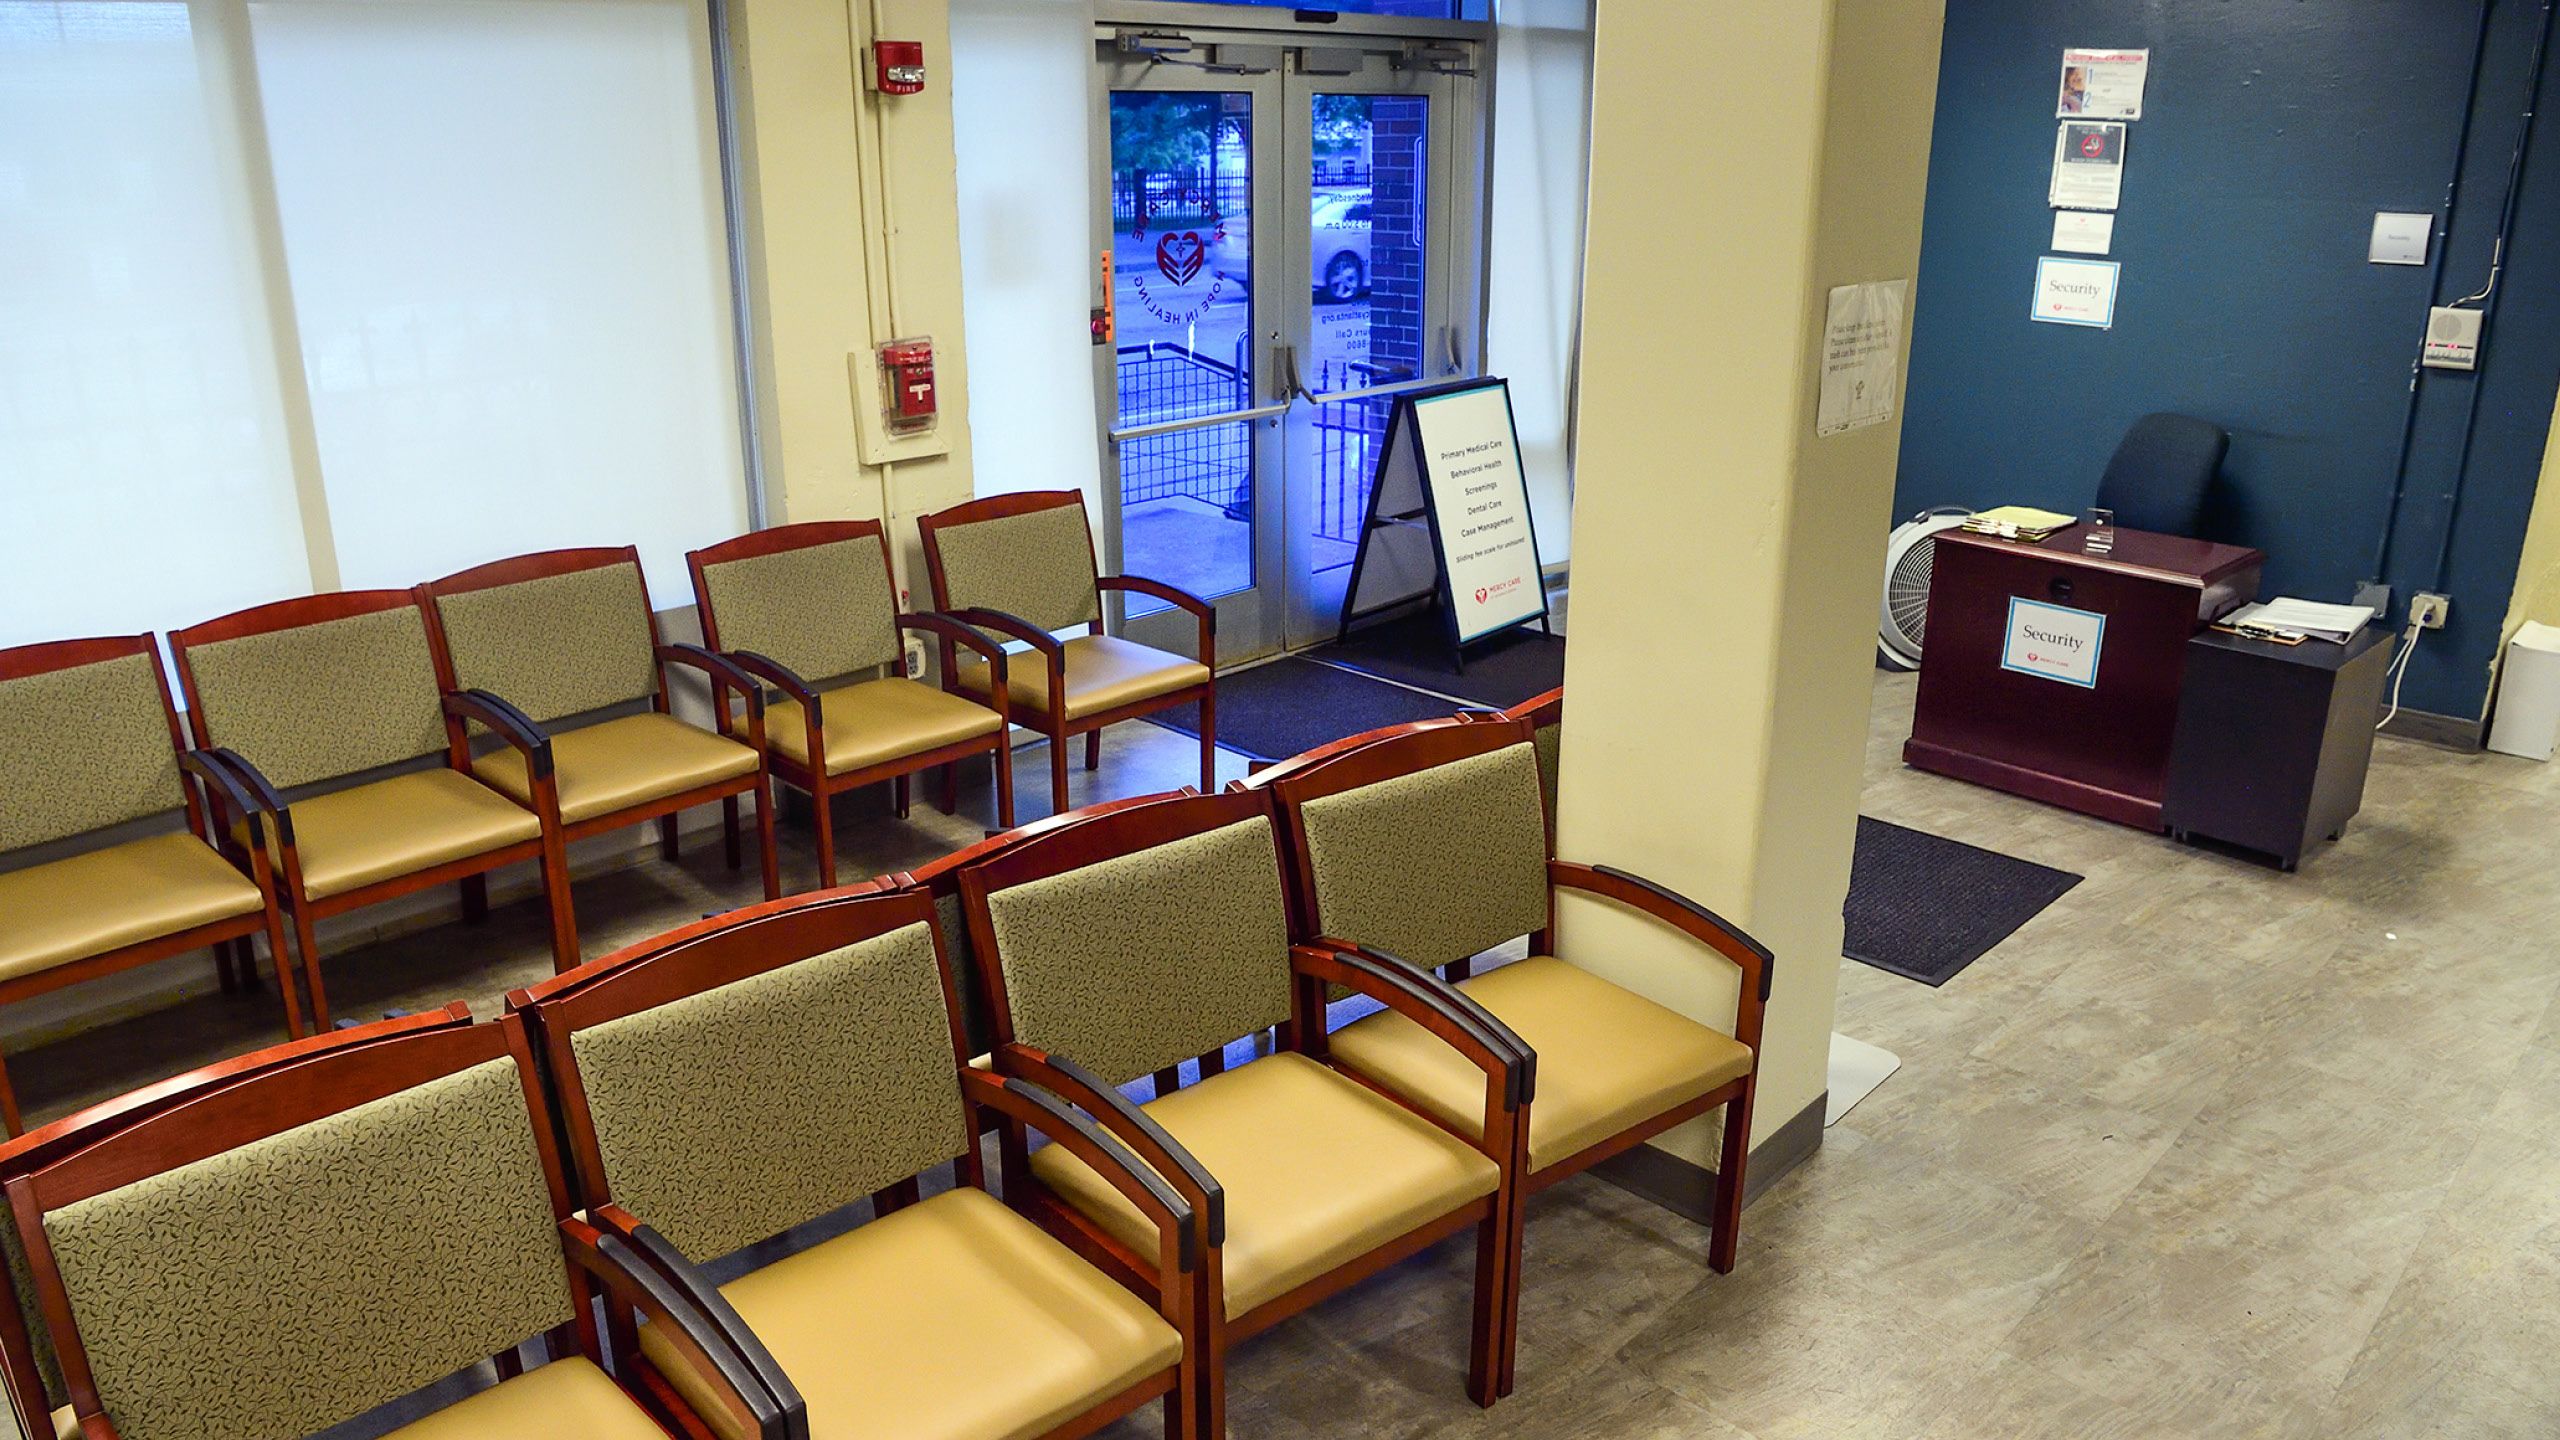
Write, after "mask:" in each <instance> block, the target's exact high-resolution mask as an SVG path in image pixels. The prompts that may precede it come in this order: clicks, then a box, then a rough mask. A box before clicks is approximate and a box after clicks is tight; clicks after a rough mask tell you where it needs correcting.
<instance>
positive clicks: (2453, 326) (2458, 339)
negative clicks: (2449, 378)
mask: <svg viewBox="0 0 2560 1440" xmlns="http://www.w3.org/2000/svg"><path fill="white" fill-rule="evenodd" d="M2419 359H2420V363H2422V364H2424V365H2425V366H2426V367H2427V368H2428V369H2430V370H2477V369H2479V368H2480V312H2479V311H2477V310H2466V309H2463V308H2462V307H2461V306H2459V305H2439V306H2437V307H2436V308H2435V309H2434V310H2432V311H2429V312H2428V314H2427V348H2426V350H2425V351H2424V352H2423V353H2422V354H2421V355H2420V357H2419Z"/></svg>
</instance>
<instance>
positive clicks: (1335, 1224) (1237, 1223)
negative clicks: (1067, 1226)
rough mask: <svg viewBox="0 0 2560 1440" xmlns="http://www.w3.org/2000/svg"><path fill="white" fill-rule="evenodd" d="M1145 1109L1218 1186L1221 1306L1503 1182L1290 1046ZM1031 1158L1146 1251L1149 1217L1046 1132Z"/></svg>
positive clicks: (1292, 1280)
mask: <svg viewBox="0 0 2560 1440" xmlns="http://www.w3.org/2000/svg"><path fill="white" fill-rule="evenodd" d="M1477 1073H1478V1074H1479V1075H1481V1074H1482V1073H1483V1072H1482V1071H1478V1072H1477ZM1145 1109H1146V1112H1147V1114H1149V1115H1150V1116H1153V1117H1154V1118H1155V1120H1156V1121H1157V1123H1159V1124H1161V1125H1163V1126H1164V1128H1165V1130H1166V1131H1167V1132H1168V1133H1169V1134H1171V1135H1172V1136H1173V1138H1174V1139H1175V1140H1177V1141H1179V1142H1180V1143H1181V1144H1182V1145H1183V1147H1184V1148H1186V1149H1188V1150H1189V1151H1190V1152H1191V1153H1192V1155H1193V1156H1195V1157H1197V1158H1198V1160H1199V1161H1200V1163H1201V1165H1203V1166H1204V1167H1206V1168H1207V1169H1208V1171H1209V1173H1210V1174H1212V1175H1215V1176H1217V1177H1218V1183H1219V1185H1220V1187H1221V1188H1223V1189H1224V1190H1225V1191H1226V1197H1227V1243H1226V1247H1225V1249H1224V1251H1223V1252H1222V1255H1223V1261H1224V1264H1225V1267H1226V1272H1225V1283H1226V1294H1227V1315H1228V1317H1229V1318H1230V1319H1233V1318H1235V1317H1237V1316H1241V1315H1243V1314H1245V1313H1246V1312H1248V1311H1250V1310H1253V1309H1255V1308H1256V1307H1258V1306H1260V1305H1262V1304H1264V1303H1265V1302H1267V1301H1271V1300H1276V1299H1278V1298H1280V1297H1281V1296H1283V1295H1286V1294H1288V1293H1289V1292H1290V1291H1292V1290H1294V1289H1296V1288H1298V1287H1299V1286H1300V1285H1303V1284H1305V1283H1306V1282H1307V1281H1309V1280H1313V1279H1315V1278H1316V1277H1317V1276H1319V1275H1322V1274H1324V1273H1325V1272H1327V1271H1329V1270H1332V1269H1334V1268H1335V1267H1336V1266H1339V1265H1342V1264H1344V1263H1345V1262H1347V1261H1350V1260H1352V1259H1355V1258H1357V1257H1359V1256H1361V1255H1365V1254H1367V1253H1368V1252H1369V1251H1371V1250H1375V1249H1377V1248H1378V1247H1379V1246H1381V1245H1384V1244H1386V1243H1387V1242H1388V1241H1390V1240H1393V1239H1395V1238H1396V1237H1398V1236H1400V1235H1404V1234H1408V1233H1410V1232H1412V1231H1414V1230H1418V1229H1420V1228H1421V1227H1423V1226H1424V1225H1427V1224H1429V1223H1430V1222H1431V1221H1433V1220H1436V1219H1439V1218H1440V1217H1441V1216H1443V1215H1446V1214H1448V1213H1449V1212H1450V1211H1452V1210H1455V1209H1457V1208H1459V1207H1460V1206H1462V1205H1464V1204H1466V1203H1467V1202H1468V1201H1470V1200H1474V1199H1476V1198H1477V1197H1479V1196H1484V1195H1490V1194H1492V1193H1493V1192H1494V1189H1495V1187H1496V1186H1498V1185H1499V1184H1501V1182H1502V1172H1501V1171H1500V1170H1499V1169H1497V1168H1496V1167H1495V1165H1494V1163H1493V1161H1491V1160H1490V1159H1488V1158H1486V1157H1485V1155H1484V1154H1483V1153H1482V1152H1481V1151H1478V1150H1476V1149H1474V1148H1472V1147H1471V1146H1469V1145H1468V1144H1466V1142H1464V1141H1462V1140H1459V1139H1458V1138H1457V1137H1456V1136H1453V1135H1451V1134H1450V1133H1449V1132H1447V1131H1445V1130H1442V1129H1440V1128H1439V1127H1438V1126H1435V1125H1433V1124H1432V1123H1431V1122H1430V1121H1428V1120H1425V1119H1423V1118H1422V1117H1421V1116H1419V1115H1416V1114H1414V1113H1413V1112H1412V1111H1410V1110H1407V1109H1405V1108H1404V1107H1402V1106H1400V1105H1398V1104H1396V1103H1395V1102H1394V1101H1392V1100H1389V1099H1387V1098H1386V1097H1385V1096H1383V1095H1380V1094H1378V1093H1376V1092H1375V1091H1373V1090H1370V1089H1369V1088H1367V1087H1366V1086H1364V1085H1362V1084H1360V1082H1358V1081H1356V1080H1353V1079H1350V1078H1349V1077H1347V1076H1344V1075H1339V1074H1336V1073H1335V1072H1333V1071H1332V1070H1329V1069H1327V1068H1325V1067H1324V1066H1322V1065H1319V1064H1317V1063H1315V1062H1314V1061H1312V1060H1309V1059H1307V1058H1306V1057H1305V1056H1303V1055H1293V1054H1286V1053H1283V1054H1279V1055H1273V1056H1269V1057H1267V1058H1265V1059H1261V1060H1256V1061H1253V1062H1252V1063H1250V1064H1248V1065H1245V1066H1243V1067H1242V1068H1240V1069H1235V1070H1230V1071H1228V1072H1227V1073H1225V1074H1223V1075H1213V1076H1211V1077H1209V1078H1208V1079H1206V1080H1203V1081H1201V1082H1200V1083H1199V1084H1197V1085H1194V1086H1192V1087H1191V1088H1190V1089H1187V1090H1177V1091H1175V1092H1173V1093H1172V1094H1170V1095H1167V1096H1165V1097H1164V1098H1163V1099H1161V1100H1156V1101H1153V1102H1150V1103H1149V1104H1148V1105H1147V1106H1146V1107H1145ZM1031 1169H1032V1173H1034V1174H1036V1175H1038V1176H1039V1177H1040V1179H1041V1180H1042V1181H1043V1182H1045V1183H1046V1184H1047V1185H1048V1186H1049V1187H1050V1188H1051V1189H1053V1190H1056V1191H1057V1192H1058V1193H1059V1194H1060V1195H1061V1196H1063V1197H1065V1199H1066V1200H1067V1201H1068V1203H1070V1204H1072V1205H1074V1206H1075V1207H1076V1208H1077V1209H1079V1210H1082V1211H1083V1212H1085V1213H1086V1214H1087V1215H1090V1216H1092V1217H1093V1218H1094V1219H1095V1220H1098V1221H1100V1222H1101V1224H1102V1226H1103V1228H1104V1229H1106V1230H1108V1231H1109V1232H1111V1234H1112V1235H1114V1236H1115V1237H1117V1238H1119V1239H1120V1240H1122V1241H1123V1242H1125V1243H1127V1244H1128V1245H1129V1246H1130V1247H1131V1248H1132V1249H1135V1250H1136V1251H1138V1253H1140V1254H1142V1255H1151V1254H1154V1253H1155V1250H1156V1246H1157V1239H1156V1227H1155V1225H1154V1224H1153V1223H1152V1222H1150V1221H1149V1220H1148V1219H1147V1218H1146V1217H1145V1216H1144V1215H1143V1214H1141V1213H1139V1211H1138V1209H1137V1207H1136V1206H1134V1205H1131V1204H1130V1203H1129V1202H1128V1201H1127V1200H1125V1199H1123V1198H1121V1195H1120V1192H1119V1191H1117V1190H1114V1189H1112V1188H1110V1187H1109V1186H1108V1185H1106V1184H1105V1183H1104V1182H1103V1179H1102V1177H1101V1176H1099V1175H1096V1174H1095V1173H1094V1172H1093V1171H1092V1170H1091V1169H1090V1168H1089V1167H1087V1166H1086V1165H1085V1163H1084V1162H1083V1161H1081V1160H1078V1159H1077V1158H1075V1157H1074V1156H1072V1155H1070V1154H1068V1153H1067V1152H1066V1151H1065V1150H1063V1149H1061V1148H1059V1147H1058V1146H1055V1145H1049V1146H1044V1147H1042V1148H1041V1149H1040V1150H1039V1151H1038V1152H1036V1153H1035V1154H1033V1155H1032V1157H1031Z"/></svg>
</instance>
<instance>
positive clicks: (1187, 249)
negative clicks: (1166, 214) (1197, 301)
mask: <svg viewBox="0 0 2560 1440" xmlns="http://www.w3.org/2000/svg"><path fill="white" fill-rule="evenodd" d="M1208 255H1209V247H1208V245H1207V244H1205V243H1204V242H1203V241H1202V240H1201V239H1200V232H1199V231H1197V230H1185V231H1183V232H1182V233H1181V234H1179V235H1176V234H1174V233H1172V232H1171V231H1167V232H1166V233H1165V236H1164V238H1163V239H1161V240H1158V241H1157V242H1156V271H1157V273H1159V274H1161V275H1163V276H1164V278H1165V279H1167V280H1169V281H1171V282H1173V283H1174V284H1176V285H1188V284H1190V283H1191V277H1193V276H1195V275H1197V274H1199V273H1200V262H1201V261H1202V260H1205V259H1207V258H1208Z"/></svg>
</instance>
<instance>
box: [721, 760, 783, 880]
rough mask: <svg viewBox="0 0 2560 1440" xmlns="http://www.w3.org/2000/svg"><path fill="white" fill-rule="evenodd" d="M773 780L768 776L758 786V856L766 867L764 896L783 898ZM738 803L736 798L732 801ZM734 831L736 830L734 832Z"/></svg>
mask: <svg viewBox="0 0 2560 1440" xmlns="http://www.w3.org/2000/svg"><path fill="white" fill-rule="evenodd" d="M773 800H774V796H773V780H772V777H770V776H768V777H766V778H765V779H764V780H763V781H762V782H760V783H759V784H758V785H757V786H756V857H757V861H758V863H759V864H760V865H761V866H762V867H763V869H764V898H766V899H767V900H779V899H781V898H782V851H781V850H780V849H778V848H777V846H776V842H775V839H774V830H773V824H774V816H773ZM730 803H731V804H733V805H734V804H736V803H737V802H736V801H735V800H732V801H731V802H730ZM732 833H734V832H732Z"/></svg>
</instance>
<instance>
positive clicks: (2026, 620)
mask: <svg viewBox="0 0 2560 1440" xmlns="http://www.w3.org/2000/svg"><path fill="white" fill-rule="evenodd" d="M2106 643H2107V617H2106V616H2104V615H2098V614H2093V613H2092V612H2090V611H2087V610H2069V609H2065V608H2063V607H2062V606H2060V605H2047V604H2045V603H2044V602H2043V601H2041V600H2020V599H2018V598H2016V597H2015V596H2012V597H2010V600H2009V633H2008V637H2007V638H2006V639H2005V640H2003V641H2002V642H2001V645H2000V668H2001V669H2003V670H2014V671H2016V672H2017V673H2019V674H2021V675H2033V676H2036V677H2037V678H2039V679H2043V680H2059V681H2061V682H2062V683H2063V684H2065V685H2077V686H2079V687H2080V688H2081V689H2083V690H2095V689H2096V688H2098V655H2099V652H2100V651H2102V650H2104V649H2105V648H2106Z"/></svg>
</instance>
